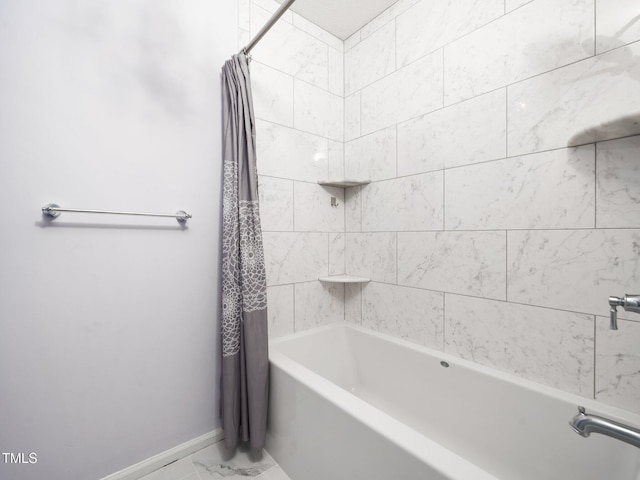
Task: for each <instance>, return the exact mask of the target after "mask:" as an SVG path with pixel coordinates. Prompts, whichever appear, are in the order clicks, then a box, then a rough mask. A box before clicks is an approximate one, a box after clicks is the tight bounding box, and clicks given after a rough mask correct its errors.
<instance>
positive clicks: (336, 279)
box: [318, 275, 371, 283]
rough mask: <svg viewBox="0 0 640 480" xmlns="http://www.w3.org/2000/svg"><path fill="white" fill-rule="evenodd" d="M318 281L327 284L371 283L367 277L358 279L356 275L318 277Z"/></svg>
mask: <svg viewBox="0 0 640 480" xmlns="http://www.w3.org/2000/svg"><path fill="white" fill-rule="evenodd" d="M318 280H320V281H321V282H327V283H368V282H370V281H371V279H370V278H367V277H358V276H357V275H329V276H328V277H319V278H318Z"/></svg>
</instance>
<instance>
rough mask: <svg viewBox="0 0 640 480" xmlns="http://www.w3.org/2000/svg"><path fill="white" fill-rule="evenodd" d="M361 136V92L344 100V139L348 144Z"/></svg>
mask: <svg viewBox="0 0 640 480" xmlns="http://www.w3.org/2000/svg"><path fill="white" fill-rule="evenodd" d="M359 136H360V92H357V93H354V94H353V95H351V96H349V97H346V98H345V99H344V139H345V141H346V142H348V141H349V140H353V139H354V138H358V137H359Z"/></svg>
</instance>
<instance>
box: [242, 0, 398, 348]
mask: <svg viewBox="0 0 640 480" xmlns="http://www.w3.org/2000/svg"><path fill="white" fill-rule="evenodd" d="M278 6H279V4H278V3H277V2H275V1H273V0H250V1H249V0H246V1H243V2H241V3H240V4H239V7H240V8H239V15H240V22H239V24H240V32H239V48H241V47H242V46H244V44H246V42H247V41H248V40H249V39H250V38H252V37H253V36H254V35H255V34H256V33H257V32H258V31H259V30H260V28H262V26H263V25H264V23H265V22H266V21H267V20H268V19H269V18H270V16H271V14H272V13H273V12H274V11H275V10H276V9H277V8H278ZM251 54H252V60H251V76H252V93H253V100H254V109H255V115H256V145H257V154H258V185H259V195H260V213H261V221H262V230H263V240H264V248H265V264H266V270H267V285H268V287H267V295H268V316H269V332H270V336H271V337H272V338H275V337H278V336H282V335H287V334H290V333H293V332H295V331H300V330H304V329H307V328H312V327H316V326H319V325H323V324H327V323H332V322H338V321H343V320H344V316H345V315H344V305H345V302H344V287H343V286H342V285H333V284H331V285H325V284H322V283H321V282H319V281H318V277H320V276H326V275H328V274H339V273H344V267H345V257H344V255H345V241H346V238H345V233H344V232H345V191H344V189H342V188H331V187H323V186H320V185H318V183H317V182H318V180H326V179H327V178H341V177H343V176H344V175H345V171H344V121H343V117H344V88H345V82H344V46H343V42H342V40H340V39H338V38H336V37H334V36H333V35H331V34H329V33H327V32H325V31H324V30H322V29H320V28H319V27H317V26H316V25H314V24H312V23H311V22H309V21H308V20H306V19H304V18H302V17H300V16H299V15H297V14H295V13H293V12H291V11H289V12H286V13H285V15H284V16H283V17H282V18H281V19H280V20H279V21H278V22H277V23H276V25H275V26H274V27H273V28H272V29H271V30H270V31H269V34H268V35H266V36H265V37H263V39H262V40H261V41H260V43H259V44H258V45H257V46H256V47H255V48H254V49H253V51H252V52H251ZM390 176H395V168H394V171H393V173H392V174H391V175H390ZM332 197H335V198H336V202H337V204H338V206H336V207H332V206H331V198H332Z"/></svg>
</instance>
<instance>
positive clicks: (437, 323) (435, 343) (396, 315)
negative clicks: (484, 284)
mask: <svg viewBox="0 0 640 480" xmlns="http://www.w3.org/2000/svg"><path fill="white" fill-rule="evenodd" d="M443 316H444V312H443V294H442V293H439V292H429V291H427V290H421V289H418V288H409V287H398V286H395V285H385V284H381V283H375V282H371V283H368V284H366V285H364V286H363V287H362V326H363V327H367V328H371V329H373V330H377V331H379V332H382V333H387V334H391V335H394V336H396V337H400V338H403V339H405V340H407V341H410V342H414V343H419V344H420V345H424V346H427V347H430V348H435V349H437V350H442V346H443V338H444V332H443V327H444V325H443Z"/></svg>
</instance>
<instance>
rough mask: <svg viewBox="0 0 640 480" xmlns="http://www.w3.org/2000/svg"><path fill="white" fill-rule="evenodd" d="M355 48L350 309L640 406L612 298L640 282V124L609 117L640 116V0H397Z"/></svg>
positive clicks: (541, 377) (635, 362)
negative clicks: (359, 179) (359, 180)
mask: <svg viewBox="0 0 640 480" xmlns="http://www.w3.org/2000/svg"><path fill="white" fill-rule="evenodd" d="M394 31H395V35H392V33H393V32H394ZM344 48H345V57H344V58H345V68H344V72H345V91H344V94H345V104H344V115H345V116H344V118H345V124H344V128H345V134H344V140H345V152H346V154H345V158H344V160H345V170H346V171H348V172H353V173H354V175H355V174H359V175H361V176H364V177H365V178H368V179H370V180H371V183H370V184H368V185H365V186H362V187H357V188H351V189H347V191H346V193H345V202H346V211H345V230H346V232H347V233H346V247H345V249H346V271H347V273H357V274H360V275H367V276H369V277H371V278H372V282H371V283H369V284H366V285H363V286H360V287H350V288H349V289H347V290H346V293H345V316H346V318H347V319H348V320H349V321H352V322H356V323H358V322H359V323H360V324H362V325H364V326H367V327H369V328H373V329H377V330H380V331H383V332H385V333H391V334H393V335H396V336H398V337H401V338H404V339H408V340H410V341H414V342H416V343H420V344H423V345H428V346H430V347H433V348H437V349H440V350H443V351H446V352H448V353H452V354H455V355H458V356H460V357H463V358H466V359H470V360H473V361H476V362H478V363H482V364H484V365H488V366H491V367H493V368H497V369H500V370H503V371H507V372H510V373H513V374H516V375H519V376H522V377H525V378H528V379H531V380H534V381H536V382H540V383H543V384H547V385H550V386H553V387H556V388H560V389H563V390H565V391H568V392H572V393H576V394H578V395H582V396H585V397H590V398H596V399H597V400H599V401H602V402H605V403H608V404H612V405H615V406H618V407H621V408H626V409H629V410H633V411H635V412H640V373H639V372H640V346H638V345H640V344H639V343H638V338H639V337H638V335H639V334H640V315H636V314H630V313H626V312H620V319H621V320H620V330H618V331H611V330H609V329H608V304H607V297H608V296H609V295H623V294H624V293H627V292H628V293H635V291H640V213H639V212H640V136H638V135H637V134H636V135H635V136H633V135H632V134H630V133H622V134H621V135H620V137H624V136H625V135H626V138H619V139H614V140H609V141H599V140H600V137H598V134H597V132H595V131H594V128H595V127H599V126H601V125H603V124H605V125H608V124H611V123H615V122H616V121H618V120H619V119H620V118H623V117H629V118H634V116H635V117H636V121H637V117H638V116H640V100H639V99H640V96H638V95H637V94H636V93H635V92H636V91H637V90H638V86H639V83H640V70H639V69H640V4H639V3H638V2H633V1H629V0H613V1H607V2H602V1H595V0H528V1H527V0H498V1H493V0H491V1H488V2H475V1H466V0H464V1H461V2H450V1H447V0H421V1H412V2H398V4H396V6H394V7H392V8H391V9H389V10H387V11H386V12H384V13H383V14H382V15H380V16H379V17H378V18H377V19H375V20H374V21H373V22H371V23H370V24H369V25H367V26H365V27H364V28H363V29H361V30H360V31H359V32H356V33H355V34H354V35H352V36H351V37H350V38H349V39H347V41H345V44H344ZM364 65H367V66H370V68H371V70H370V71H369V70H367V72H363V68H365V67H364ZM390 66H393V68H391V67H390ZM631 123H632V122H631ZM634 128H636V130H635V132H640V130H639V129H638V127H634ZM622 130H624V129H622ZM631 133H633V130H632V131H631ZM394 249H395V250H394Z"/></svg>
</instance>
